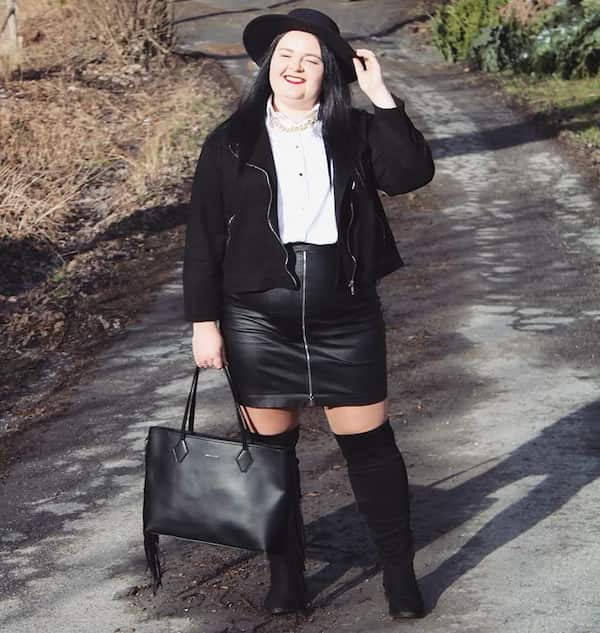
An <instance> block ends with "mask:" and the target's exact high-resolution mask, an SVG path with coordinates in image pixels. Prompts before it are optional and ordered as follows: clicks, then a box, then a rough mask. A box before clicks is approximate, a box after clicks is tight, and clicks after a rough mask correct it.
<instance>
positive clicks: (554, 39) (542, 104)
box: [431, 0, 600, 176]
mask: <svg viewBox="0 0 600 633" xmlns="http://www.w3.org/2000/svg"><path fill="white" fill-rule="evenodd" d="M431 34H432V39H433V42H434V44H435V45H436V46H437V48H438V49H439V50H440V51H441V52H442V54H443V55H444V57H445V58H446V59H448V60H451V61H455V62H464V63H466V64H467V65H468V67H471V68H477V69H480V70H483V71H485V72H487V73H490V76H492V77H494V78H495V79H497V81H498V82H499V84H500V85H501V86H502V88H503V89H504V90H505V92H506V93H507V94H508V95H511V96H512V97H513V98H514V99H515V100H516V101H518V102H519V103H521V104H523V105H526V106H527V108H528V109H529V110H530V111H531V112H533V113H536V114H539V115H540V116H541V117H543V119H544V120H545V121H546V122H547V123H548V124H550V125H551V126H552V127H553V128H554V129H555V130H556V131H557V133H558V134H560V135H561V136H563V137H564V138H565V139H566V140H568V141H569V142H571V144H572V145H573V146H574V147H576V148H578V149H579V150H580V152H579V154H580V156H581V157H582V158H583V159H584V160H585V161H586V162H588V163H589V164H590V165H591V166H592V167H593V168H595V170H596V173H597V174H598V175H599V176H600V75H599V73H600V0H455V1H452V2H450V3H447V4H445V5H444V6H442V7H440V8H438V10H437V11H436V12H435V14H434V16H433V19H432V21H431Z"/></svg>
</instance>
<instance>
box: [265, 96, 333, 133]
mask: <svg viewBox="0 0 600 633" xmlns="http://www.w3.org/2000/svg"><path fill="white" fill-rule="evenodd" d="M272 101H273V95H271V96H270V97H269V98H268V99H267V119H266V120H267V125H268V126H269V128H270V129H272V130H273V129H275V130H276V129H277V128H273V127H272V125H271V122H272V120H273V119H275V118H276V119H278V120H279V121H280V122H281V123H282V124H283V125H285V126H289V125H296V124H298V123H302V121H306V119H308V117H309V116H311V114H312V113H313V112H318V111H319V107H320V105H321V104H320V102H319V101H317V103H315V105H314V106H313V107H312V109H311V114H308V115H307V116H306V117H305V118H304V119H299V120H295V119H290V117H288V116H287V115H286V114H284V113H283V112H277V111H276V110H275V108H274V107H273V103H272ZM320 128H321V121H317V122H316V124H315V125H314V129H316V130H320Z"/></svg>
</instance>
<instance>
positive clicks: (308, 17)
mask: <svg viewBox="0 0 600 633" xmlns="http://www.w3.org/2000/svg"><path fill="white" fill-rule="evenodd" d="M288 16H289V17H290V18H296V19H298V20H302V21H303V22H308V23H310V24H314V25H315V26H318V27H320V28H322V29H328V30H329V31H332V32H333V33H335V34H336V35H339V34H340V28H339V26H338V25H337V24H336V23H335V22H334V21H333V20H332V19H331V18H330V17H329V16H328V15H326V14H325V13H321V11H317V10H316V9H292V10H291V11H290V12H289V13H288Z"/></svg>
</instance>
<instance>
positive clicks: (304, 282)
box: [302, 251, 314, 406]
mask: <svg viewBox="0 0 600 633" xmlns="http://www.w3.org/2000/svg"><path fill="white" fill-rule="evenodd" d="M302 340H303V341H304V353H305V354H306V371H307V374H308V401H309V403H310V406H312V404H313V403H314V395H313V388H312V372H311V368H310V352H309V350H308V340H307V339H306V251H302Z"/></svg>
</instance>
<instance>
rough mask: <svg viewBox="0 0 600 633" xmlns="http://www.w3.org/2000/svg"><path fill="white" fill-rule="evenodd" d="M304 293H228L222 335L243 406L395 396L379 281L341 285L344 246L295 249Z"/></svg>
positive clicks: (341, 402) (297, 246)
mask: <svg viewBox="0 0 600 633" xmlns="http://www.w3.org/2000/svg"><path fill="white" fill-rule="evenodd" d="M286 248H287V249H288V252H289V255H290V260H289V261H290V268H291V269H292V266H293V270H295V273H296V276H297V278H298V281H299V283H300V287H299V289H297V290H290V289H287V288H272V289H269V290H263V291H259V292H244V293H226V294H225V296H224V308H223V317H222V319H221V324H220V327H221V333H222V335H223V339H224V343H225V353H226V355H227V361H228V365H229V369H230V372H231V376H232V379H233V381H234V384H235V385H236V387H237V390H238V391H239V398H240V403H241V404H245V405H247V406H250V407H269V408H297V407H306V406H342V405H364V404H371V403H374V402H379V401H381V400H384V399H385V397H386V395H387V366H386V346H385V324H384V321H383V316H382V313H381V304H380V300H379V296H378V294H377V288H376V286H375V284H372V285H368V286H357V287H356V293H355V294H354V295H352V294H351V293H350V291H349V290H348V288H343V289H341V288H340V289H337V288H336V287H335V271H336V245H335V244H327V245H318V244H306V243H303V242H296V243H293V244H287V245H286Z"/></svg>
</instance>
